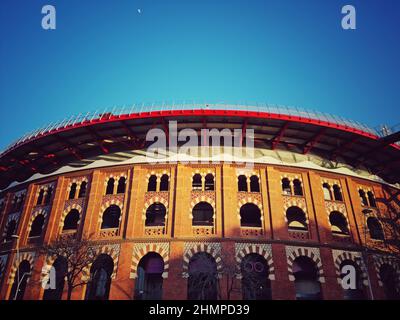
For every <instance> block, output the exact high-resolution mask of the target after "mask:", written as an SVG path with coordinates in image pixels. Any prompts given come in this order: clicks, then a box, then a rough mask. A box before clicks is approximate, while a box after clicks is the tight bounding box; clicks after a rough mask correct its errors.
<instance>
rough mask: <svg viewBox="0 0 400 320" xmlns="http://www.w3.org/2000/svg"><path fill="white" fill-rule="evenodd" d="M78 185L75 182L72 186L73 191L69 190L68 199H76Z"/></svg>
mask: <svg viewBox="0 0 400 320" xmlns="http://www.w3.org/2000/svg"><path fill="white" fill-rule="evenodd" d="M76 188H77V184H76V183H75V182H74V183H73V184H71V189H70V190H69V195H68V199H70V200H71V199H75V194H76Z"/></svg>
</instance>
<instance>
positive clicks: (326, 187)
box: [322, 183, 332, 200]
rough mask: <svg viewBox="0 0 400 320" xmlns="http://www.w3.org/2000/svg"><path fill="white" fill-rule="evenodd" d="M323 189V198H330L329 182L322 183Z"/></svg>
mask: <svg viewBox="0 0 400 320" xmlns="http://www.w3.org/2000/svg"><path fill="white" fill-rule="evenodd" d="M322 188H323V191H324V199H325V200H332V194H331V187H330V185H329V184H327V183H324V184H323V185H322Z"/></svg>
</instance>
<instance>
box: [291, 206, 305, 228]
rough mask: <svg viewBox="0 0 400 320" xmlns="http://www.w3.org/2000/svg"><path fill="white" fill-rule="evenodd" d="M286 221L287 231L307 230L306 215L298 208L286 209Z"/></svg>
mask: <svg viewBox="0 0 400 320" xmlns="http://www.w3.org/2000/svg"><path fill="white" fill-rule="evenodd" d="M286 219H287V221H288V227H289V230H293V231H296V230H301V231H306V230H308V228H307V217H306V214H305V213H304V211H303V210H301V209H300V208H299V207H290V208H289V209H287V210H286Z"/></svg>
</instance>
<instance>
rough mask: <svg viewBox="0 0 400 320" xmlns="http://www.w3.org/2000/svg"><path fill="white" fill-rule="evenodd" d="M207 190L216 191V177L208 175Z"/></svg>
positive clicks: (206, 180)
mask: <svg viewBox="0 0 400 320" xmlns="http://www.w3.org/2000/svg"><path fill="white" fill-rule="evenodd" d="M205 190H206V191H213V190H214V176H213V175H212V174H211V173H209V174H207V175H206V179H205Z"/></svg>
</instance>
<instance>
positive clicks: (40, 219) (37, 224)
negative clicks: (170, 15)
mask: <svg viewBox="0 0 400 320" xmlns="http://www.w3.org/2000/svg"><path fill="white" fill-rule="evenodd" d="M43 225H44V215H42V214H39V215H38V216H37V217H36V218H35V220H33V222H32V225H31V231H30V232H29V237H39V236H40V235H41V234H42V230H43Z"/></svg>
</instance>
